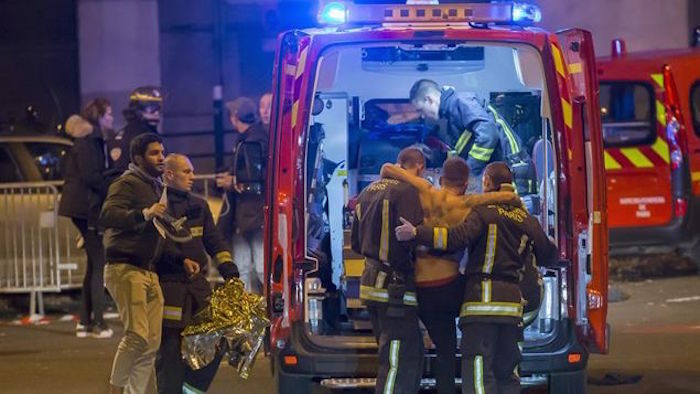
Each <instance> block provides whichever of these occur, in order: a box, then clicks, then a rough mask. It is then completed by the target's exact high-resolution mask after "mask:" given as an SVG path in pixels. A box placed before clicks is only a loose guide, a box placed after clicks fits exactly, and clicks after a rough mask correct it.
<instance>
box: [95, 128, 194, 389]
mask: <svg viewBox="0 0 700 394" xmlns="http://www.w3.org/2000/svg"><path fill="white" fill-rule="evenodd" d="M129 152H130V157H131V164H129V169H128V170H127V171H126V172H125V173H124V174H123V175H122V176H120V177H119V178H118V179H117V180H116V181H114V182H113V183H112V184H111V185H110V187H109V192H108V194H107V199H106V200H105V203H104V205H103V206H102V212H101V213H100V219H99V224H100V225H101V226H103V227H104V228H105V234H104V241H103V242H104V246H105V252H106V257H107V266H106V267H105V284H106V285H107V289H108V290H109V293H110V294H111V295H112V298H113V299H114V301H115V302H116V304H117V308H118V310H119V317H120V319H121V321H122V323H123V324H124V336H123V337H122V338H121V340H120V342H119V346H118V348H117V352H116V354H115V355H114V361H113V363H112V372H111V375H110V380H109V381H110V385H111V390H110V391H111V392H112V393H121V392H122V391H123V390H126V392H128V393H145V392H146V391H152V389H149V385H150V383H149V382H153V381H154V374H153V372H154V362H155V358H156V353H157V351H158V348H159V346H160V339H161V328H162V319H163V293H162V291H161V288H160V284H159V282H158V275H157V274H156V264H157V263H158V262H159V261H160V260H161V258H163V259H165V260H166V261H169V262H172V264H183V265H184V267H185V270H186V271H187V272H194V271H195V270H196V269H197V268H198V267H199V265H198V263H197V262H195V261H193V260H191V259H188V258H185V257H184V256H183V255H182V254H181V252H180V251H179V250H178V249H177V248H175V247H174V245H173V243H172V242H171V241H168V240H166V239H164V238H163V237H161V235H160V234H159V233H158V231H157V230H156V228H155V226H154V224H153V222H152V220H153V218H155V217H163V216H164V214H165V211H166V207H165V205H164V204H162V203H161V202H159V200H160V197H161V194H162V185H161V180H160V176H161V174H162V173H163V161H164V159H165V158H164V157H163V152H164V148H163V142H162V139H161V138H160V136H159V135H157V134H153V133H144V134H140V135H138V136H136V138H134V139H133V140H132V141H131V145H130V149H129Z"/></svg>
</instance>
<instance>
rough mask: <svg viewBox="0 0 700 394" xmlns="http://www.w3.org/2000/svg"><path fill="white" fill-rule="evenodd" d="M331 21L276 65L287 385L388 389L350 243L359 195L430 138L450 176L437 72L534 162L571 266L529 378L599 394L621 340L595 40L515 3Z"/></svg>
mask: <svg viewBox="0 0 700 394" xmlns="http://www.w3.org/2000/svg"><path fill="white" fill-rule="evenodd" d="M318 19H319V22H320V23H321V24H322V25H323V27H320V28H312V29H306V30H293V31H288V32H286V33H283V34H282V35H281V36H280V38H279V40H278V48H277V53H276V60H275V65H274V72H273V94H274V100H273V111H272V113H273V115H272V121H271V130H270V133H271V134H270V145H269V150H268V151H269V152H271V153H270V157H269V159H268V160H269V161H268V166H267V184H266V188H265V190H266V208H265V229H266V233H265V241H264V242H265V262H266V267H265V275H266V278H267V283H265V296H266V298H267V302H268V312H269V317H270V320H271V323H272V326H271V328H270V335H269V342H270V343H269V345H270V352H271V361H272V362H271V364H272V370H273V375H274V379H275V382H276V387H277V392H278V393H310V392H312V391H313V390H315V389H317V388H318V386H321V387H324V388H325V389H327V390H334V389H348V388H371V387H373V386H374V383H375V381H374V377H375V376H376V371H377V344H376V342H375V338H374V336H373V335H372V333H371V330H370V327H371V326H370V323H369V318H368V315H367V312H366V310H365V309H364V307H363V305H362V303H361V302H360V301H359V276H360V274H361V272H362V269H363V264H364V261H363V259H362V257H361V256H358V255H356V254H354V253H353V252H352V251H351V250H350V247H349V238H350V237H349V230H350V224H351V220H352V215H351V212H352V201H353V199H354V197H355V196H357V194H358V193H359V192H360V191H361V190H362V188H363V187H365V186H366V185H367V184H369V183H370V182H372V181H373V180H375V179H378V176H379V172H380V168H381V166H382V164H383V163H393V162H395V161H396V158H397V155H398V152H399V151H400V150H401V149H402V148H404V147H406V146H410V145H414V144H420V146H424V147H426V152H428V175H427V177H428V179H431V180H433V181H434V182H435V183H437V179H438V177H439V171H440V168H441V166H442V162H443V161H444V159H445V157H446V154H445V151H446V150H447V151H449V149H450V147H449V146H447V147H445V146H444V145H445V144H444V143H443V142H441V141H440V138H439V135H440V130H441V127H444V125H441V124H440V123H439V122H437V123H431V122H429V121H426V120H424V119H422V118H421V117H420V116H419V115H418V114H417V113H416V111H415V109H414V108H413V107H412V106H411V104H410V102H409V100H408V95H409V90H410V88H411V85H412V84H413V83H414V82H415V81H417V80H419V79H422V78H428V79H433V80H435V81H436V82H438V83H439V84H441V85H445V86H452V87H454V88H455V89H456V90H457V91H460V92H472V93H475V94H477V95H478V96H479V97H482V98H484V100H486V101H487V102H488V104H490V105H492V106H493V107H494V108H497V109H498V111H499V114H500V116H501V117H502V118H503V119H505V120H506V121H507V122H508V123H509V124H510V126H511V128H512V129H513V130H514V131H515V132H516V133H518V134H519V136H520V139H521V140H522V141H523V145H524V147H525V149H527V150H528V153H530V154H531V156H532V158H533V162H534V163H535V164H536V166H537V183H538V188H537V193H536V194H534V195H530V196H528V197H529V198H528V200H529V201H531V202H533V201H534V202H535V203H534V205H533V208H532V209H533V213H535V214H537V215H538V218H539V220H540V222H541V223H542V225H543V227H544V228H545V230H546V232H547V233H548V234H549V235H550V236H551V237H552V239H553V240H555V242H556V243H557V245H558V246H559V249H560V253H561V255H560V263H559V264H558V265H557V266H555V267H548V268H541V272H542V276H543V279H544V288H545V292H544V297H543V302H542V305H541V308H540V309H539V310H538V311H536V313H534V314H533V315H532V316H529V317H528V318H527V327H526V329H525V341H524V343H523V354H524V356H523V361H522V364H521V376H522V383H523V385H543V384H546V385H549V389H550V391H551V392H557V393H563V392H577V393H578V392H583V391H584V390H585V385H586V372H585V370H586V365H587V361H588V357H589V354H591V353H605V352H606V351H607V349H608V341H609V329H608V327H607V325H606V314H607V283H608V276H607V275H608V274H607V272H608V262H607V261H608V260H607V251H608V233H607V210H606V197H605V188H604V184H603V183H601V182H600V180H601V179H604V164H603V154H602V153H603V140H602V133H601V124H600V115H599V114H600V112H599V103H598V82H597V76H596V66H595V56H594V52H593V41H592V39H591V34H590V33H589V32H587V31H584V30H580V29H571V30H566V31H563V32H560V33H558V34H553V33H550V32H547V31H543V30H541V29H539V28H536V27H533V24H535V23H536V22H538V21H539V20H540V19H541V12H540V10H539V8H538V7H536V6H534V5H531V4H521V3H514V2H491V1H489V2H484V1H472V2H464V1H463V2H456V1H440V2H438V1H408V2H403V1H391V0H385V1H384V2H378V1H371V0H355V1H349V0H348V1H321V2H320V4H319V10H318ZM251 149H254V148H251ZM523 197H525V196H523ZM425 345H426V349H427V350H426V355H425V357H426V360H425V361H426V362H425V367H424V370H423V371H416V373H419V374H422V376H423V379H422V386H423V387H425V388H430V387H431V386H433V385H434V384H435V381H434V378H433V376H432V366H433V364H434V358H435V354H434V351H433V346H432V343H431V342H430V339H429V337H428V336H427V335H426V336H425ZM456 351H457V352H458V349H456ZM455 368H456V369H457V370H459V367H458V366H455ZM456 384H460V381H457V382H456Z"/></svg>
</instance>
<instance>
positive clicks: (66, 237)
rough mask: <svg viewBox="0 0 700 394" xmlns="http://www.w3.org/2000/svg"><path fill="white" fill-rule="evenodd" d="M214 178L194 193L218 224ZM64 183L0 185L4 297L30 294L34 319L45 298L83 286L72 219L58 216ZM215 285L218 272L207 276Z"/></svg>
mask: <svg viewBox="0 0 700 394" xmlns="http://www.w3.org/2000/svg"><path fill="white" fill-rule="evenodd" d="M214 178H215V175H214V174H203V175H198V176H196V177H195V186H194V190H193V192H194V193H195V194H197V195H199V196H201V197H203V198H205V199H206V200H207V201H208V202H209V205H210V207H211V209H212V213H213V214H214V217H215V218H218V214H219V212H220V209H221V204H222V199H221V197H220V193H219V192H217V190H216V185H215V183H214ZM62 184H63V182H60V181H59V182H32V183H0V294H1V293H16V294H22V293H28V294H30V303H29V313H30V316H32V315H35V314H39V315H43V314H44V302H43V297H42V294H43V293H45V292H60V291H61V290H66V289H75V288H80V287H81V286H82V281H83V277H84V275H85V268H86V262H87V261H86V260H87V259H86V257H85V252H84V251H83V250H80V249H79V248H78V239H79V232H78V230H77V229H76V228H75V226H74V225H73V224H72V223H71V221H70V219H69V218H65V217H62V216H59V215H58V204H59V201H60V190H59V189H60V187H61V185H62ZM209 272H210V273H213V275H211V278H210V279H212V280H217V277H218V275H217V274H216V270H209Z"/></svg>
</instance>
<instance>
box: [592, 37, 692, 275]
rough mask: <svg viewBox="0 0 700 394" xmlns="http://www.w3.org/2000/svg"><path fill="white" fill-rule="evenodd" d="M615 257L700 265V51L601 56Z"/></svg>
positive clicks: (618, 44) (618, 48) (621, 46)
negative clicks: (679, 259)
mask: <svg viewBox="0 0 700 394" xmlns="http://www.w3.org/2000/svg"><path fill="white" fill-rule="evenodd" d="M598 76H599V79H600V105H601V108H600V110H601V118H602V124H603V141H604V145H605V153H604V155H605V156H604V160H605V170H606V178H607V180H606V182H607V198H608V209H609V225H610V244H611V253H625V254H627V253H636V252H640V251H641V252H647V251H648V252H666V251H671V250H674V249H680V250H681V251H683V252H684V253H686V254H688V255H690V256H691V257H692V258H694V259H695V261H696V262H700V248H699V242H700V49H698V48H689V49H678V50H665V51H648V52H639V53H629V54H628V53H626V51H625V43H624V41H622V40H615V41H613V43H612V56H611V57H608V58H601V59H598Z"/></svg>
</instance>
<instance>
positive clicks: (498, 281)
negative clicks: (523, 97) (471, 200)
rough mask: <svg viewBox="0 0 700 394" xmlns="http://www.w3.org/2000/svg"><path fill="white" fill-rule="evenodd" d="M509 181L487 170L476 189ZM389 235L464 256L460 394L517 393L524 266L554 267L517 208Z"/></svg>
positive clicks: (541, 237)
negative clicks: (465, 252)
mask: <svg viewBox="0 0 700 394" xmlns="http://www.w3.org/2000/svg"><path fill="white" fill-rule="evenodd" d="M512 182H513V176H512V174H511V171H510V169H509V168H508V166H507V165H506V164H505V163H500V162H496V163H491V164H489V165H488V166H487V167H486V169H485V171H484V180H483V188H484V190H486V191H495V190H499V189H500V186H501V185H506V186H509V187H511V184H512ZM402 222H403V224H402V225H401V226H398V227H397V228H396V229H395V232H396V237H397V239H399V240H404V241H408V240H413V239H416V240H417V241H418V243H420V244H422V245H426V246H430V247H432V248H433V249H436V250H442V251H458V250H463V249H464V248H465V247H466V248H468V250H469V262H468V264H467V267H466V270H465V275H466V282H467V284H466V288H465V291H464V298H463V303H462V308H461V311H460V319H459V324H460V328H461V329H462V344H461V347H460V349H461V350H462V379H463V380H462V382H463V383H462V392H463V393H513V394H515V393H520V379H519V378H518V372H517V367H518V364H519V362H520V358H521V354H520V349H519V347H518V342H520V341H521V340H522V336H523V332H522V330H523V329H522V319H523V304H522V300H523V295H522V293H521V290H520V281H521V275H522V272H523V271H524V270H525V269H526V267H525V266H526V264H531V263H532V260H531V255H532V254H533V253H534V256H535V258H536V261H537V264H539V265H544V266H548V265H549V266H551V265H555V264H556V263H557V258H558V252H557V248H556V246H555V245H554V244H553V243H552V242H551V241H550V240H549V239H548V237H547V235H546V234H545V233H544V231H543V230H542V227H541V226H540V224H539V222H538V221H537V219H536V218H535V217H533V216H531V215H530V214H528V213H527V211H526V210H525V209H523V208H521V207H520V206H519V205H517V206H516V205H512V204H509V203H495V204H488V205H480V206H476V207H474V208H473V209H472V212H471V213H470V214H469V216H467V218H466V220H465V222H464V223H462V224H460V225H457V226H456V227H451V228H449V229H448V228H445V227H427V226H418V227H415V226H413V225H412V224H411V223H410V222H409V221H407V220H403V219H402Z"/></svg>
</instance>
